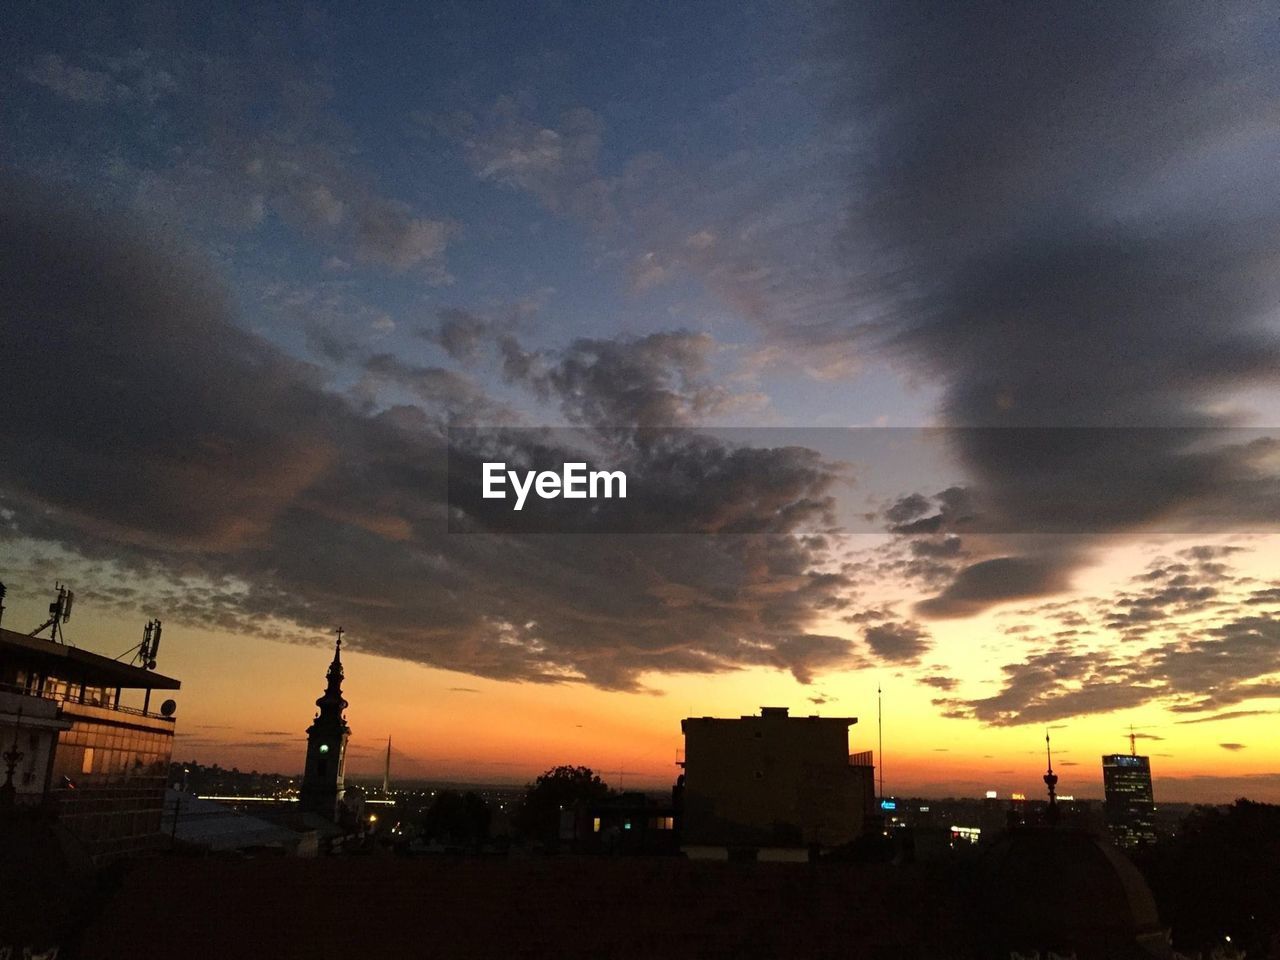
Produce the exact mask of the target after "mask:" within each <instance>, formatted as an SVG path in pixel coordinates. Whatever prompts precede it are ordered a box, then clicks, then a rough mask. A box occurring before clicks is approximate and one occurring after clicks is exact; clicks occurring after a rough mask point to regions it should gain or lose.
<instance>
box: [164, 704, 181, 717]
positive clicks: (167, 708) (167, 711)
mask: <svg viewBox="0 0 1280 960" xmlns="http://www.w3.org/2000/svg"><path fill="white" fill-rule="evenodd" d="M177 709H178V704H177V702H176V701H174V700H166V701H165V702H164V703H162V704H160V714H161V715H162V716H165V717H172V716H173V712H174V711H175V710H177Z"/></svg>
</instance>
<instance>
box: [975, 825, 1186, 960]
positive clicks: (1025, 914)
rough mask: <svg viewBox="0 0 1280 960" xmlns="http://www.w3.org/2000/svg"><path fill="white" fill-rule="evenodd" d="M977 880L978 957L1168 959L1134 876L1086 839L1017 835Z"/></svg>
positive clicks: (1162, 931) (1062, 833) (1111, 852)
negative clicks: (1054, 956) (979, 945)
mask: <svg viewBox="0 0 1280 960" xmlns="http://www.w3.org/2000/svg"><path fill="white" fill-rule="evenodd" d="M976 880H977V882H976V883H975V885H974V890H975V892H976V897H977V902H976V903H975V904H974V912H975V919H976V920H977V925H978V929H979V939H980V943H981V948H980V950H979V956H980V957H984V958H985V957H991V958H996V957H999V958H1001V960H1004V958H1007V957H1010V956H1017V955H1023V956H1037V955H1038V956H1041V957H1045V956H1053V955H1055V954H1056V955H1058V956H1063V957H1069V956H1075V957H1077V958H1078V960H1124V958H1135V960H1136V958H1157V957H1159V958H1166V957H1169V956H1170V955H1171V954H1170V951H1169V939H1168V932H1167V930H1166V928H1165V927H1164V926H1162V924H1161V923H1160V917H1159V914H1158V913H1157V912H1156V904H1155V899H1154V898H1153V897H1152V895H1151V890H1150V888H1149V887H1148V886H1147V883H1146V881H1145V880H1143V879H1142V874H1140V873H1139V872H1138V868H1137V867H1135V866H1134V865H1133V864H1132V863H1131V862H1130V861H1129V859H1128V858H1127V857H1125V855H1124V854H1123V853H1121V852H1120V851H1119V850H1118V849H1116V847H1114V846H1113V845H1112V844H1110V843H1108V842H1107V841H1106V840H1104V839H1102V838H1100V837H1098V836H1096V835H1094V834H1091V833H1089V832H1087V831H1084V830H1077V829H1073V828H1070V827H1052V826H1048V827H1015V828H1014V829H1012V830H1009V831H1008V832H1007V833H1006V834H1004V835H1003V836H1002V837H1000V838H999V839H998V840H996V842H995V843H994V844H992V845H991V847H990V848H989V849H988V850H987V851H986V852H985V853H984V855H983V857H982V860H981V862H980V864H979V869H978V875H977V878H976Z"/></svg>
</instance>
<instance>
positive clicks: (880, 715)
mask: <svg viewBox="0 0 1280 960" xmlns="http://www.w3.org/2000/svg"><path fill="white" fill-rule="evenodd" d="M876 730H877V732H878V733H879V737H880V746H879V747H878V749H879V751H880V757H879V760H880V799H881V800H883V799H884V697H883V695H882V694H881V691H880V684H879V682H877V683H876Z"/></svg>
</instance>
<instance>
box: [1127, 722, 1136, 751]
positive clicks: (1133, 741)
mask: <svg viewBox="0 0 1280 960" xmlns="http://www.w3.org/2000/svg"><path fill="white" fill-rule="evenodd" d="M1137 755H1138V735H1137V734H1136V733H1134V732H1133V724H1132V723H1131V724H1129V756H1131V757H1136V756H1137Z"/></svg>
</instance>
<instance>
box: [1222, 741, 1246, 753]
mask: <svg viewBox="0 0 1280 960" xmlns="http://www.w3.org/2000/svg"><path fill="white" fill-rule="evenodd" d="M1218 746H1220V747H1221V748H1222V749H1223V750H1230V751H1231V752H1232V753H1235V752H1236V751H1237V750H1243V749H1244V748H1245V745H1244V744H1243V743H1220V744H1218Z"/></svg>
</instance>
